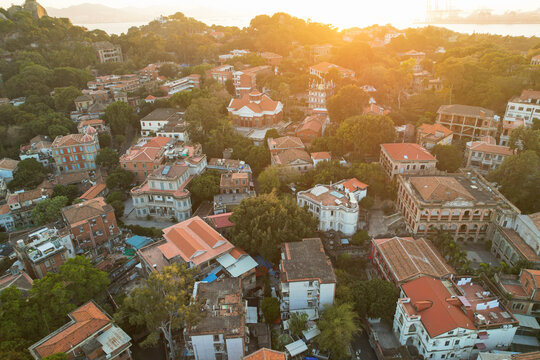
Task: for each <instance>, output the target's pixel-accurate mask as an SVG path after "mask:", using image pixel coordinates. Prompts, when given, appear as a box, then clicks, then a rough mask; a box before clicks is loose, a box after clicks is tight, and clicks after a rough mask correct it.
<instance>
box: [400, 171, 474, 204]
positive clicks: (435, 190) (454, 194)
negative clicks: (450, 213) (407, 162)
mask: <svg viewBox="0 0 540 360" xmlns="http://www.w3.org/2000/svg"><path fill="white" fill-rule="evenodd" d="M409 181H410V182H411V184H412V185H413V186H414V188H415V189H416V191H418V193H419V194H420V196H422V198H423V199H424V200H425V201H453V200H456V199H458V198H461V199H465V200H474V199H475V197H474V196H473V195H471V193H470V192H469V191H468V190H467V189H465V187H464V186H463V185H461V184H460V183H459V182H458V181H457V180H456V179H455V178H454V177H447V176H414V177H411V178H410V179H409Z"/></svg>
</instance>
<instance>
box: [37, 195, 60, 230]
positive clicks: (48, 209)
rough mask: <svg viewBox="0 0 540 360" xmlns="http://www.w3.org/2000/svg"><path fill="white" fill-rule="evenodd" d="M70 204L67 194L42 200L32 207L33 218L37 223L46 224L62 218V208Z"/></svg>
mask: <svg viewBox="0 0 540 360" xmlns="http://www.w3.org/2000/svg"><path fill="white" fill-rule="evenodd" d="M68 204H69V199H68V198H67V197H66V196H57V197H54V198H50V199H45V200H43V201H40V202H39V203H38V204H37V205H36V206H35V207H34V209H32V220H33V221H34V223H35V224H37V225H45V224H48V223H50V222H53V221H56V220H58V219H59V218H60V210H62V208H63V207H66V206H67V205H68Z"/></svg>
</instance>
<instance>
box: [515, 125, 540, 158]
mask: <svg viewBox="0 0 540 360" xmlns="http://www.w3.org/2000/svg"><path fill="white" fill-rule="evenodd" d="M509 146H510V149H516V150H517V151H518V152H523V151H527V150H532V151H535V152H536V154H537V155H538V156H540V130H538V129H537V130H534V129H533V128H526V127H523V126H522V127H519V128H517V129H514V130H512V133H511V134H510V141H509Z"/></svg>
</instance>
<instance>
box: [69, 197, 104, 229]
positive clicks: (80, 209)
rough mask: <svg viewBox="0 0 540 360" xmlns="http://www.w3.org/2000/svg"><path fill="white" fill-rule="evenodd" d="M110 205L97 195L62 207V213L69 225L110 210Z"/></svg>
mask: <svg viewBox="0 0 540 360" xmlns="http://www.w3.org/2000/svg"><path fill="white" fill-rule="evenodd" d="M112 210H113V209H112V206H111V205H109V204H106V203H105V199H103V198H102V197H97V198H95V199H92V200H88V201H84V202H81V203H78V204H74V205H71V206H68V207H65V208H63V209H62V214H63V215H64V218H65V219H66V221H67V222H68V224H69V225H71V226H75V225H77V224H79V223H80V222H81V221H86V220H89V219H93V218H95V217H97V216H101V215H104V214H106V213H108V212H110V211H112Z"/></svg>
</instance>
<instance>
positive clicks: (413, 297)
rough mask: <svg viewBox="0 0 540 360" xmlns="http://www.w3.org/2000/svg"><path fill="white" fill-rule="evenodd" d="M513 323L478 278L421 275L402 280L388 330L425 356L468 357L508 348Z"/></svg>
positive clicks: (510, 342) (402, 343) (437, 358)
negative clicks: (391, 324) (410, 279)
mask: <svg viewBox="0 0 540 360" xmlns="http://www.w3.org/2000/svg"><path fill="white" fill-rule="evenodd" d="M518 326H519V323H518V321H517V320H516V318H515V317H514V316H513V315H512V313H511V312H510V311H509V310H508V309H507V308H506V307H505V306H504V305H502V304H501V303H500V302H499V299H498V298H497V297H496V296H495V295H493V294H492V293H491V292H490V290H489V288H488V287H487V286H485V284H483V283H482V282H481V281H480V280H479V279H476V278H475V279H473V278H471V277H454V278H453V279H447V280H439V279H434V278H431V277H429V276H423V277H420V278H418V279H415V280H412V281H409V282H407V283H406V284H404V285H402V286H401V295H400V298H399V300H398V303H397V307H396V314H395V316H394V324H393V330H394V333H395V334H396V336H397V338H398V340H399V343H400V344H401V345H402V346H408V347H409V346H412V347H415V348H416V349H417V350H418V353H419V355H420V356H422V357H423V358H425V359H436V360H439V359H452V358H454V359H471V358H476V356H478V353H479V352H480V351H491V350H506V349H509V347H510V345H511V344H512V341H513V339H514V335H515V334H516V331H517V329H518Z"/></svg>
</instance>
